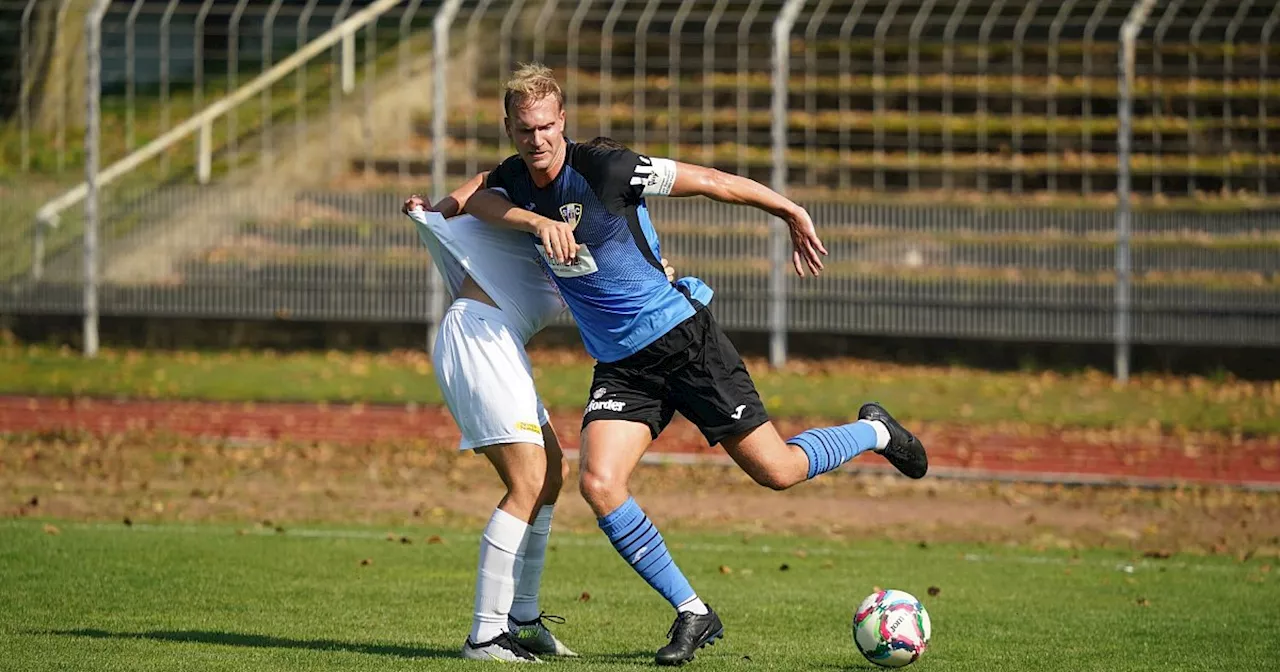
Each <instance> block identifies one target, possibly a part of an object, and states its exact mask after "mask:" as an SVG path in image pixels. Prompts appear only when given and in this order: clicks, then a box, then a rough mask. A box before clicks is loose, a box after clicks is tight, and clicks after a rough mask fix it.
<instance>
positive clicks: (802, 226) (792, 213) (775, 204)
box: [668, 161, 827, 277]
mask: <svg viewBox="0 0 1280 672" xmlns="http://www.w3.org/2000/svg"><path fill="white" fill-rule="evenodd" d="M673 163H675V167H676V171H675V173H676V175H675V180H674V181H673V182H672V183H671V191H670V193H669V194H668V195H669V196H706V197H707V198H710V199H713V200H716V201H720V202H721V203H732V204H734V205H749V206H752V207H754V208H758V209H760V210H763V211H765V212H767V213H769V214H771V215H773V216H774V217H777V218H779V219H781V220H782V221H784V222H786V223H787V228H788V229H790V231H791V246H792V250H793V251H792V253H791V262H792V265H794V266H795V270H796V274H797V275H799V276H800V277H804V269H805V268H806V267H807V268H808V269H809V271H810V272H811V273H813V274H814V275H815V276H816V275H818V274H820V273H821V272H822V268H823V265H822V257H823V256H825V255H826V254H827V248H826V247H824V246H823V245H822V240H820V239H819V238H818V232H817V231H816V230H814V227H813V220H812V219H811V218H810V217H809V213H808V212H806V211H805V209H804V208H802V207H800V206H799V205H798V204H796V203H795V202H794V201H792V200H791V199H788V198H787V197H786V196H783V195H782V194H779V193H778V192H776V191H774V190H772V189H770V188H769V187H766V186H764V185H763V184H760V183H759V182H756V181H755V180H752V179H749V178H746V177H741V176H739V175H732V174H730V173H726V172H724V171H721V170H716V169H715V168H707V167H705V166H699V165H695V164H692V163H682V162H679V161H675V162H673Z"/></svg>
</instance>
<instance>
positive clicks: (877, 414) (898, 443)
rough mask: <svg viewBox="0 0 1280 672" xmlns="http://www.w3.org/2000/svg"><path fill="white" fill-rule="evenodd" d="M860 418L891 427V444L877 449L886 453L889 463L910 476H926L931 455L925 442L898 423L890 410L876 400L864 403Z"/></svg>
mask: <svg viewBox="0 0 1280 672" xmlns="http://www.w3.org/2000/svg"><path fill="white" fill-rule="evenodd" d="M858 419H859V420H879V421H880V422H883V423H884V426H885V427H887V428H888V429H889V445H887V446H885V447H884V449H883V450H877V451H876V452H877V453H880V454H881V455H884V458H885V459H886V460H889V464H892V465H893V466H895V467H897V469H898V471H901V472H902V473H903V474H904V475H906V476H907V477H909V478H924V475H925V473H927V472H928V471H929V456H928V455H926V454H925V452H924V444H922V443H920V439H917V438H916V436H915V434H912V433H911V432H908V431H907V430H906V428H904V427H903V426H902V425H900V424H898V421H897V420H894V419H893V416H892V415H889V411H886V410H884V407H883V406H881V405H880V404H877V403H876V402H874V401H873V402H871V403H869V404H863V405H862V408H861V409H858Z"/></svg>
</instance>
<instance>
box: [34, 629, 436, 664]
mask: <svg viewBox="0 0 1280 672" xmlns="http://www.w3.org/2000/svg"><path fill="white" fill-rule="evenodd" d="M40 634H46V635H62V636H66V637H90V638H94V639H149V640H154V641H159V642H192V643H197V644H221V645H223V646H246V647H252V648H262V649H312V650H315V651H350V652H353V653H367V654H371V655H375V656H394V657H397V658H458V649H452V648H451V649H437V648H426V647H416V646H399V645H396V644H362V643H359V642H341V641H337V640H332V639H290V638H287V637H272V636H270V635H246V634H242V633H238V632H208V631H204V630H151V631H148V632H110V631H107V630H96V629H92V628H82V629H77V630H45V631H42V632H41V633H40Z"/></svg>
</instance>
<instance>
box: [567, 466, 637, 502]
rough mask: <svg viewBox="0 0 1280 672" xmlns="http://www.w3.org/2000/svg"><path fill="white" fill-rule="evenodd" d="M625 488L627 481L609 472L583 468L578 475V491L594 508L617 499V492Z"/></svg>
mask: <svg viewBox="0 0 1280 672" xmlns="http://www.w3.org/2000/svg"><path fill="white" fill-rule="evenodd" d="M625 489H626V484H625V483H623V482H621V481H620V480H619V479H616V478H613V477H612V476H611V475H609V474H607V473H600V472H595V471H591V470H590V469H583V470H582V473H581V474H579V475H578V491H579V492H581V493H582V498H583V499H585V500H587V503H588V504H590V505H591V507H592V508H593V509H599V508H600V507H601V506H602V505H604V504H606V503H607V502H610V501H613V500H615V499H617V494H618V493H619V492H621V491H624V490H625Z"/></svg>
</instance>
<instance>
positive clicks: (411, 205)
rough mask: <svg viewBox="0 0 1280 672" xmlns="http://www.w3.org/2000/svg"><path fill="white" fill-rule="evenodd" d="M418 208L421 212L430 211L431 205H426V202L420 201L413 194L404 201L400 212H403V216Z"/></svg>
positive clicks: (419, 197)
mask: <svg viewBox="0 0 1280 672" xmlns="http://www.w3.org/2000/svg"><path fill="white" fill-rule="evenodd" d="M418 208H422V209H423V210H427V211H430V210H431V205H430V204H428V203H427V202H426V201H424V200H422V197H421V196H419V195H417V194H414V195H412V196H410V197H409V198H406V199H404V207H403V208H401V209H400V212H403V213H404V214H406V215H407V214H409V213H411V212H413V211H414V210H417V209H418Z"/></svg>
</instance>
